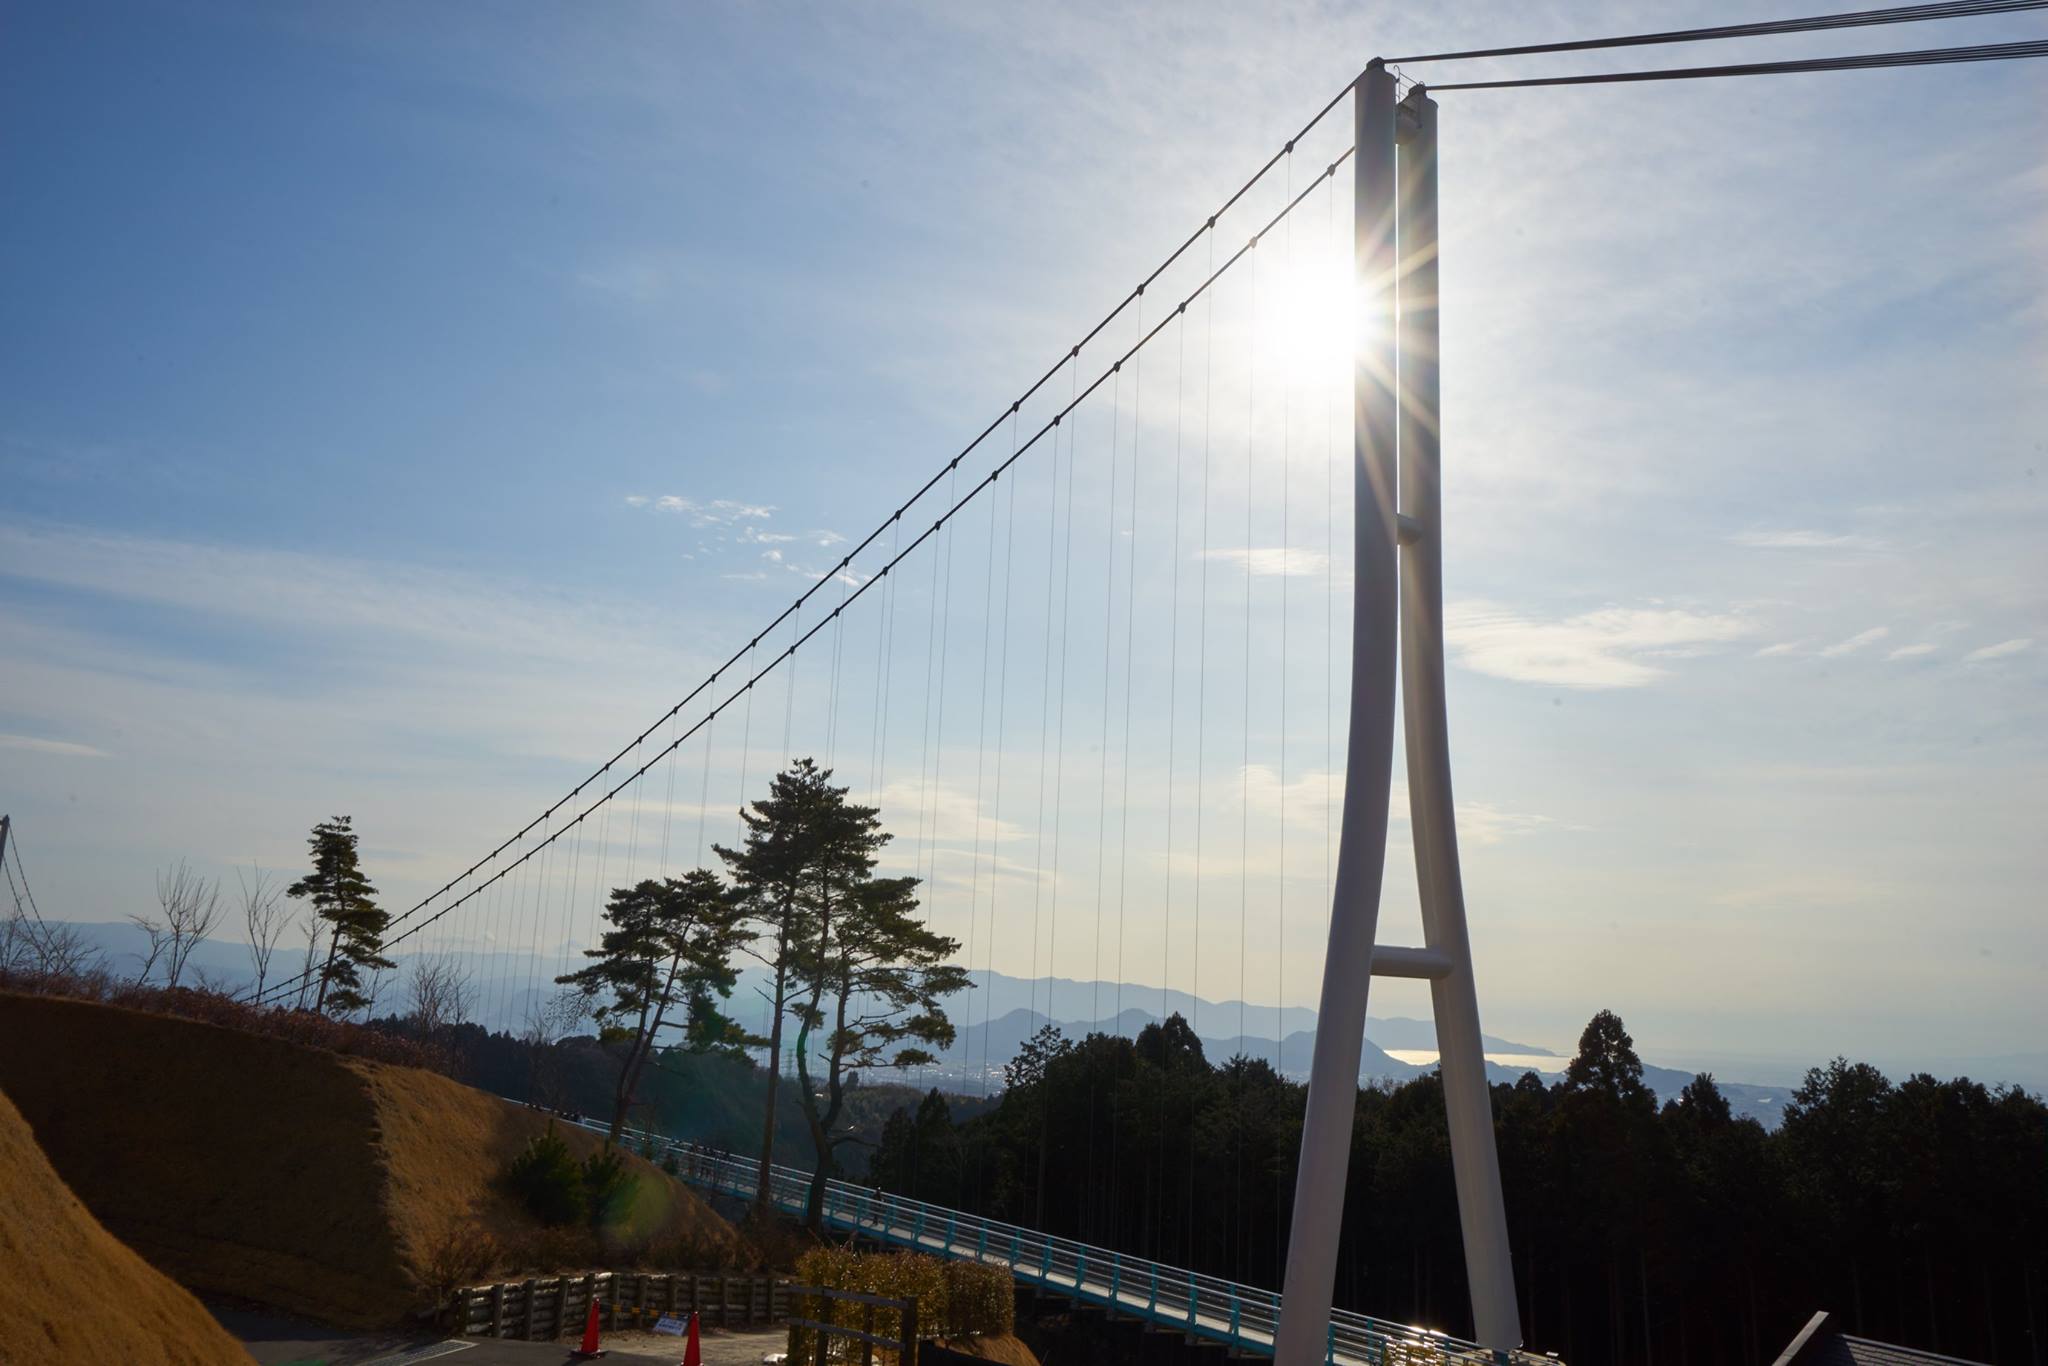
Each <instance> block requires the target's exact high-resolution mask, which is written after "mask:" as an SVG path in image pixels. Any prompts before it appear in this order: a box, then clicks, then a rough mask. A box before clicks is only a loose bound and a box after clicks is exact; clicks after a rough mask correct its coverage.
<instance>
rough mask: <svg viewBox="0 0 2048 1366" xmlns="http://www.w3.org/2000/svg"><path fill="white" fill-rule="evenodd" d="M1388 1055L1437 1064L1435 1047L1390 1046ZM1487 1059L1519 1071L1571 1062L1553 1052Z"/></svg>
mask: <svg viewBox="0 0 2048 1366" xmlns="http://www.w3.org/2000/svg"><path fill="white" fill-rule="evenodd" d="M1387 1056H1388V1057H1390V1058H1393V1059H1394V1060H1395V1061H1397V1062H1405V1063H1407V1064H1408V1065H1409V1066H1411V1067H1432V1066H1434V1065H1435V1064H1436V1050H1435V1049H1434V1048H1389V1049H1388V1050H1387ZM1486 1060H1487V1061H1488V1062H1491V1063H1498V1064H1499V1065H1500V1066H1502V1067H1512V1068H1514V1069H1515V1070H1516V1071H1518V1072H1562V1071H1564V1069H1565V1067H1566V1066H1567V1065H1569V1064H1570V1062H1571V1059H1570V1058H1560V1057H1558V1056H1557V1055H1556V1054H1553V1053H1488V1054H1487V1055H1486Z"/></svg>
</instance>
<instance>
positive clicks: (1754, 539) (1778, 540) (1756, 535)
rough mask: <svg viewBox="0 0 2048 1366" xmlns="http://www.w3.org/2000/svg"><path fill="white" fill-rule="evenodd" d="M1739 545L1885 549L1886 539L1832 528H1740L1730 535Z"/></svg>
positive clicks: (1783, 547) (1762, 547)
mask: <svg viewBox="0 0 2048 1366" xmlns="http://www.w3.org/2000/svg"><path fill="white" fill-rule="evenodd" d="M1728 539H1729V540H1730V541H1732V542H1734V543H1735V544H1736V545H1742V546H1750V547H1753V548H1755V549H1758V550H1882V549H1884V542H1882V541H1880V540H1878V539H1877V538H1876V537H1874V536H1857V535H1849V534H1843V533H1838V532H1829V531H1809V530H1788V531H1738V532H1736V533H1735V534H1734V535H1733V536H1730V537H1729V538H1728Z"/></svg>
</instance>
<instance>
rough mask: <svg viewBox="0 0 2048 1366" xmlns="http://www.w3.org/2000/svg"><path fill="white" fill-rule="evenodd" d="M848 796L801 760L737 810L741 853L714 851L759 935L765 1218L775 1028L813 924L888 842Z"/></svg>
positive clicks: (866, 810)
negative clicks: (764, 970) (764, 983)
mask: <svg viewBox="0 0 2048 1366" xmlns="http://www.w3.org/2000/svg"><path fill="white" fill-rule="evenodd" d="M846 791H847V790H846V789H845V788H843V787H834V786H833V785H832V770H830V769H828V768H819V767H818V765H817V763H816V762H815V761H813V760H810V759H799V760H797V761H796V762H795V763H794V764H792V765H791V766H790V767H789V768H787V769H784V770H783V771H782V772H781V773H778V774H776V775H775V778H774V780H773V781H772V782H771V783H770V784H769V789H768V795H767V796H766V797H763V798H761V799H760V800H759V801H757V802H755V803H754V805H753V809H752V810H748V809H746V808H744V807H742V808H741V809H740V819H741V820H742V821H743V822H744V823H745V825H746V828H747V837H746V842H745V844H744V845H743V846H742V847H741V848H739V849H728V848H726V847H725V846H724V845H714V846H712V847H713V848H715V849H716V850H717V851H718V856H719V857H720V858H722V859H724V860H725V863H726V867H727V869H728V870H729V871H730V872H731V875H732V880H733V889H734V893H735V894H736V895H737V896H738V897H739V898H740V899H741V900H742V902H743V903H744V904H745V906H746V911H747V918H748V919H750V920H752V921H754V922H755V923H756V924H758V925H760V926H761V930H762V933H761V934H760V935H759V936H758V944H759V947H758V948H755V949H750V950H749V952H750V953H752V954H753V955H754V956H755V957H756V958H758V959H760V960H761V962H762V963H764V964H766V965H767V967H768V970H769V973H770V974H771V975H770V978H769V993H768V999H769V1008H770V1011H771V1014H770V1016H769V1023H768V1085H767V1088H766V1089H767V1096H766V1099H765V1101H764V1102H763V1112H764V1113H763V1115H762V1122H761V1162H760V1173H759V1180H758V1184H757V1185H756V1187H755V1190H756V1194H755V1197H754V1202H755V1206H756V1208H757V1209H766V1208H767V1203H768V1177H769V1171H768V1168H769V1165H770V1162H771V1160H772V1156H773V1151H774V1144H775V1102H776V1098H777V1093H778V1091H779V1090H780V1086H779V1079H780V1077H781V1075H782V1026H783V1019H784V1016H785V1015H787V1014H788V1013H789V1010H790V1008H791V1006H792V1004H794V1001H795V996H796V993H797V990H798V987H799V979H798V976H797V972H798V968H799V965H800V963H801V961H802V958H803V955H804V954H806V953H807V952H810V951H811V949H812V946H813V944H814V943H815V941H816V936H817V933H818V929H817V925H818V919H819V917H820V916H821V915H822V916H824V917H826V918H827V919H828V920H829V917H830V915H831V913H832V910H833V907H834V906H836V905H837V903H838V902H839V901H840V900H841V899H842V898H843V897H844V896H845V895H846V889H847V888H848V887H850V886H851V885H852V884H853V883H854V882H856V881H858V880H859V879H861V878H864V877H865V876H867V874H868V873H869V871H870V870H872V869H873V867H874V863H875V850H877V849H879V848H880V847H881V845H882V843H883V842H884V841H885V840H887V838H888V836H886V835H884V834H883V833H882V830H881V823H880V822H879V821H878V820H877V819H876V811H875V808H874V807H872V806H855V805H853V804H851V803H849V802H848V801H847V800H846Z"/></svg>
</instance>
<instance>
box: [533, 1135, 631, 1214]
mask: <svg viewBox="0 0 2048 1366" xmlns="http://www.w3.org/2000/svg"><path fill="white" fill-rule="evenodd" d="M552 1127H553V1126H552V1124H551V1125H550V1128H552ZM564 1151H566V1149H565V1150H564ZM582 1179H583V1205H584V1208H585V1209H586V1210H587V1211H588V1212H589V1215H590V1226H591V1227H592V1228H593V1229H601V1228H605V1227H606V1226H608V1225H611V1224H616V1223H618V1222H619V1221H620V1220H621V1219H623V1218H624V1217H625V1214H626V1210H627V1208H628V1207H629V1206H631V1205H632V1203H633V1192H634V1190H635V1189H636V1188H638V1186H639V1184H640V1183H639V1182H638V1181H637V1180H635V1179H634V1178H633V1177H632V1175H630V1174H629V1173H628V1172H627V1171H626V1155H625V1153H623V1152H621V1151H620V1150H619V1149H617V1148H614V1147H612V1146H611V1145H610V1144H606V1145H605V1146H604V1147H602V1148H600V1149H599V1150H598V1151H596V1152H594V1153H592V1154H591V1155H590V1156H588V1157H586V1158H584V1159H583V1172H582Z"/></svg>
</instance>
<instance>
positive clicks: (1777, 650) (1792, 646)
mask: <svg viewBox="0 0 2048 1366" xmlns="http://www.w3.org/2000/svg"><path fill="white" fill-rule="evenodd" d="M1805 644H1806V642H1805V641H1803V640H1781V641H1779V642H1778V643H1777V644H1776V645H1766V646H1764V647H1763V649H1761V650H1758V651H1757V652H1756V657H1757V658H1758V659H1776V658H1778V657H1779V656H1780V655H1796V654H1798V653H1799V651H1800V649H1801V647H1803V646H1804V645H1805Z"/></svg>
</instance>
